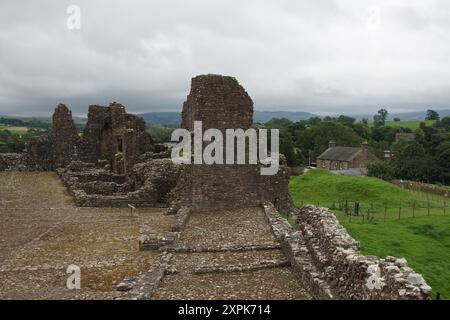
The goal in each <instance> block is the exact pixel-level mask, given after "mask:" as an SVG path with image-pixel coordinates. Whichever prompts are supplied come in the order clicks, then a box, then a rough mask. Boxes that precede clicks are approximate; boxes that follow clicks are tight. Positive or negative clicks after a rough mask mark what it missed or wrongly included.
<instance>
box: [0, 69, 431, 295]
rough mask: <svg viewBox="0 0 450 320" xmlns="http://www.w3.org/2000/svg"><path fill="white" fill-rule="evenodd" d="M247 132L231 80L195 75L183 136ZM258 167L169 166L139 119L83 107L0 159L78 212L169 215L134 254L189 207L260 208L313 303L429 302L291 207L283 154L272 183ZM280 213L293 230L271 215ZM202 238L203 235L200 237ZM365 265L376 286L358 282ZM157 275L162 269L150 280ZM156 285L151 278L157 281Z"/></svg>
mask: <svg viewBox="0 0 450 320" xmlns="http://www.w3.org/2000/svg"><path fill="white" fill-rule="evenodd" d="M194 121H202V122H203V128H204V129H208V128H216V129H219V130H225V129H227V128H233V129H236V128H241V129H244V130H246V129H248V128H251V127H252V126H253V102H252V99H251V98H250V96H249V95H248V93H247V92H246V91H245V90H244V88H243V87H242V86H241V85H240V84H239V83H238V81H237V80H236V79H235V78H232V77H226V76H220V75H201V76H197V77H195V78H193V79H192V83H191V91H190V93H189V95H188V97H187V100H186V102H185V103H184V105H183V111H182V123H181V126H182V128H184V129H187V130H189V131H191V132H192V131H193V123H194ZM259 166H260V165H259V164H258V165H250V164H245V165H241V164H232V165H217V164H214V165H206V164H199V165H197V164H189V165H188V164H174V163H173V162H172V161H171V159H170V150H168V149H167V148H165V147H163V146H161V145H157V144H155V143H154V142H153V141H152V139H151V137H150V135H149V134H148V133H147V131H146V126H145V123H144V120H143V119H142V118H140V117H138V116H135V115H132V114H129V113H127V112H126V110H125V108H124V106H122V105H120V104H118V103H115V102H114V103H111V104H110V105H109V106H107V107H103V106H90V107H89V112H88V121H87V124H86V127H85V129H84V132H83V134H81V135H78V133H77V131H76V129H75V125H74V122H73V119H72V114H71V111H70V110H69V109H68V108H67V107H66V106H65V105H62V104H60V105H58V107H57V108H56V109H55V112H54V115H53V125H52V128H51V130H50V131H49V133H48V134H46V135H44V136H41V137H38V138H35V139H32V140H31V141H30V142H29V144H28V145H27V148H26V150H25V151H24V152H23V153H22V154H4V155H0V170H41V171H48V170H55V171H57V173H58V174H59V176H60V177H61V179H62V180H63V181H64V183H65V185H66V186H67V188H68V190H69V192H70V193H71V194H72V195H73V197H74V199H75V202H76V204H77V205H79V206H111V207H116V206H121V207H123V206H126V205H128V204H131V205H133V206H136V207H139V206H148V207H152V206H162V207H167V208H168V213H173V214H176V226H174V227H173V232H171V233H170V234H169V235H167V236H165V237H153V235H144V237H143V238H142V240H141V243H140V245H141V247H142V248H145V247H151V248H153V249H160V250H163V249H164V248H165V247H166V246H172V249H173V248H174V246H176V242H177V239H178V238H179V237H180V232H181V231H182V229H183V226H184V225H185V224H186V221H187V220H188V219H189V214H190V212H191V211H192V210H197V211H198V210H203V209H208V211H209V212H214V208H245V207H256V206H259V207H262V208H263V209H264V212H265V214H266V216H267V220H268V221H269V223H270V225H271V227H272V231H273V234H274V235H275V238H276V239H277V241H278V242H279V243H280V246H281V247H282V249H283V252H284V254H285V255H286V257H287V258H288V260H289V263H290V265H291V266H292V268H293V270H294V271H295V273H296V275H297V276H298V278H299V279H300V280H301V281H302V283H304V285H305V286H307V287H308V289H309V291H310V294H311V296H312V297H314V298H319V299H321V298H322V299H429V298H430V294H431V288H430V287H429V286H428V285H427V284H426V283H425V281H424V280H423V278H422V277H421V276H420V275H418V274H417V273H415V272H414V271H413V270H412V269H411V268H409V267H408V266H407V262H406V260H404V259H397V258H394V257H388V258H386V259H378V258H376V257H365V256H362V255H361V254H360V252H359V243H358V242H357V241H355V240H354V239H353V238H351V236H350V235H349V234H348V233H347V232H346V230H345V229H344V228H343V227H342V226H341V225H340V224H339V222H338V221H337V219H336V218H335V216H334V215H333V214H332V213H331V212H330V211H329V210H327V209H324V208H317V207H314V206H304V207H303V208H301V209H298V208H295V207H294V205H293V203H292V199H291V197H290V195H289V192H288V183H289V178H290V170H289V168H288V167H287V165H286V163H285V161H284V160H283V157H282V158H281V163H280V169H279V171H278V173H277V174H275V175H273V176H263V175H261V174H260V170H259V169H260V167H259ZM280 211H283V212H284V213H287V214H290V215H291V217H293V218H294V219H295V220H296V221H297V224H298V229H297V230H294V229H293V228H292V227H291V226H290V225H289V224H288V223H287V221H286V220H285V219H284V218H282V217H281V215H280ZM205 236H207V235H205ZM371 267H375V268H376V270H377V272H378V271H379V274H377V276H378V278H376V280H377V281H378V280H379V281H380V284H381V285H380V288H379V289H377V288H376V290H369V289H370V288H368V287H367V285H366V284H367V283H368V281H369V280H370V277H373V274H370V273H368V271H367V270H369V269H370V270H372V269H371ZM160 274H161V276H163V274H164V270H163V272H162V273H160ZM158 281H159V280H158Z"/></svg>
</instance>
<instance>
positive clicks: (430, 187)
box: [392, 180, 450, 197]
mask: <svg viewBox="0 0 450 320" xmlns="http://www.w3.org/2000/svg"><path fill="white" fill-rule="evenodd" d="M392 183H393V184H395V185H397V186H399V187H401V188H405V189H409V190H414V191H421V192H428V193H433V194H437V195H440V196H443V197H450V190H449V189H446V188H443V187H440V186H438V185H435V184H429V183H423V182H418V181H408V180H393V181H392Z"/></svg>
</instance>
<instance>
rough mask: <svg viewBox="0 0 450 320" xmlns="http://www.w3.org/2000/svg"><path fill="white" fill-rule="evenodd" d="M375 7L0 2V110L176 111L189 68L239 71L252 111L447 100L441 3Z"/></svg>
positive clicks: (257, 0)
mask: <svg viewBox="0 0 450 320" xmlns="http://www.w3.org/2000/svg"><path fill="white" fill-rule="evenodd" d="M70 4H76V5H79V6H80V8H81V19H82V20H81V21H82V25H81V30H75V31H70V30H68V29H67V28H66V19H67V14H66V8H67V6H68V5H70ZM372 6H373V1H368V0H363V1H361V0H355V1H350V0H346V1H344V0H335V1H332V0H319V1H298V0H282V1H261V0H247V1H237V0H227V1H224V0H217V1H210V0H190V1H181V0H179V1H174V0H169V1H167V0H166V1H162V0H158V1H156V0H152V1H144V0H134V1H125V0H119V1H114V2H111V1H106V0H97V1H87V0H78V1H77V0H71V1H66V0H63V1H51V0H41V1H39V2H37V1H34V2H29V3H27V2H25V1H13V0H6V1H5V0H3V1H1V2H0V48H1V50H0V114H41V113H43V114H45V113H47V114H48V113H50V112H51V111H52V109H53V108H54V106H55V105H56V104H57V103H58V102H60V101H61V102H65V103H67V104H69V105H70V107H72V108H73V109H74V113H76V114H81V113H83V112H85V111H86V109H87V105H89V104H94V103H98V104H107V103H108V102H110V101H120V102H121V103H123V104H125V105H126V106H127V107H128V108H129V109H130V110H133V111H134V112H146V111H167V110H171V111H178V110H180V108H181V105H182V102H183V100H184V99H185V96H186V95H187V93H188V90H189V86H190V78H191V77H192V76H194V75H196V74H202V73H222V74H227V75H233V76H235V77H237V78H238V80H239V81H240V82H241V83H242V84H243V86H244V87H245V88H246V89H247V91H248V92H249V94H250V95H251V96H252V98H253V99H254V101H255V105H256V108H258V109H271V110H276V109H278V110H281V109H283V110H301V111H313V112H319V113H341V112H342V113H345V112H352V113H367V112H374V111H375V110H376V109H377V108H378V107H379V106H380V105H383V106H388V107H390V108H392V110H396V111H409V110H422V109H424V108H426V107H430V106H434V107H436V108H450V103H449V101H450V100H449V99H450V94H449V92H450V90H449V83H450V82H449V81H450V60H449V59H448V56H449V54H450V41H449V40H450V39H449V38H450V32H449V31H450V22H449V21H450V19H449V18H450V16H449V15H450V10H448V9H450V8H449V4H448V2H447V1H442V0H430V1H426V3H424V1H421V0H415V1H411V0H409V1H407V0H382V1H377V6H378V7H376V9H378V10H379V13H380V14H379V17H373V16H371V15H373V12H374V11H373V10H372V11H371V10H369V8H372ZM376 11H377V10H375V12H376ZM373 21H375V24H374V22H373ZM376 23H379V25H378V24H376Z"/></svg>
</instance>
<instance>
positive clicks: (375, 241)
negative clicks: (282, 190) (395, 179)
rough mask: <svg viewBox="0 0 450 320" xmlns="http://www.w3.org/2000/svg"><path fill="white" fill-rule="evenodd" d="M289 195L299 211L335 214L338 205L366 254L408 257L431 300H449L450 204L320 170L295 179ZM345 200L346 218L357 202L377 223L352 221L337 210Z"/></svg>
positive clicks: (371, 180) (366, 179) (370, 180)
mask: <svg viewBox="0 0 450 320" xmlns="http://www.w3.org/2000/svg"><path fill="white" fill-rule="evenodd" d="M289 189H290V192H291V194H292V196H293V198H294V201H295V203H296V204H297V205H301V204H302V203H304V204H306V203H310V204H316V205H317V204H318V203H319V205H320V206H324V207H330V208H332V207H333V202H334V206H335V208H334V209H333V212H334V213H335V214H336V216H337V217H338V219H339V220H340V221H341V223H342V225H343V226H344V227H346V228H347V230H348V232H349V233H350V234H351V235H352V236H353V237H354V238H355V239H357V240H359V241H360V242H361V251H362V253H363V254H365V255H377V256H378V257H385V256H387V255H393V256H397V257H405V258H406V259H407V260H408V262H409V265H410V266H411V267H412V268H414V269H415V270H416V271H418V272H420V273H422V274H423V276H424V278H425V279H426V281H427V282H428V284H430V285H431V286H432V288H433V294H436V292H440V293H441V295H442V298H444V299H450V208H448V207H447V208H446V209H447V210H446V212H445V214H444V201H445V200H446V199H444V198H443V197H438V196H433V197H431V195H427V194H423V193H416V192H412V191H409V190H404V189H401V188H399V187H397V186H395V185H393V184H390V183H388V182H385V181H382V180H379V179H376V178H370V177H345V176H338V175H335V174H333V173H330V172H328V171H326V170H320V169H318V170H313V171H310V172H308V173H306V174H304V175H303V176H299V177H295V178H293V179H292V180H291V183H290V186H289ZM427 196H428V197H427ZM345 200H347V203H348V212H352V213H353V206H354V201H359V202H360V207H361V211H362V213H366V212H367V210H368V209H369V210H371V211H372V212H373V215H374V219H373V221H372V222H370V223H369V222H368V221H367V217H365V219H364V220H363V218H362V216H361V215H360V216H358V217H356V216H352V217H351V220H350V219H349V217H348V215H347V214H346V213H345V212H344V211H345V209H344V206H343V205H342V206H341V210H340V209H339V202H340V203H341V204H343V203H344V201H345ZM400 202H401V203H402V208H401V209H400ZM414 203H415V205H416V208H415V210H414V217H413V214H412V211H413V204H414ZM428 203H429V204H430V209H429V210H428ZM447 206H448V204H447ZM385 208H388V209H387V211H386V216H385ZM399 211H400V219H399Z"/></svg>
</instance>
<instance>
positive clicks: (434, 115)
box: [425, 109, 439, 120]
mask: <svg viewBox="0 0 450 320" xmlns="http://www.w3.org/2000/svg"><path fill="white" fill-rule="evenodd" d="M425 120H439V113H437V112H436V111H434V110H430V109H428V110H427V115H426V116H425Z"/></svg>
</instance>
